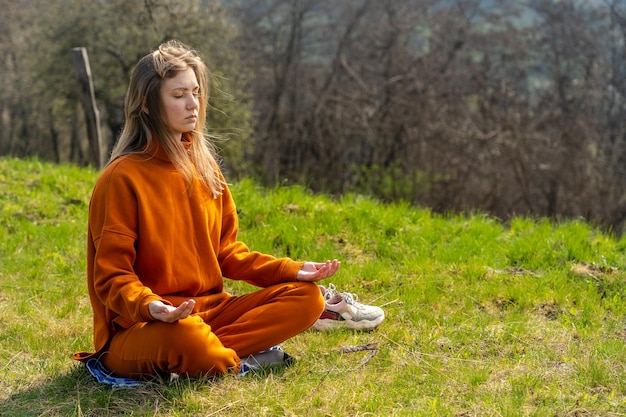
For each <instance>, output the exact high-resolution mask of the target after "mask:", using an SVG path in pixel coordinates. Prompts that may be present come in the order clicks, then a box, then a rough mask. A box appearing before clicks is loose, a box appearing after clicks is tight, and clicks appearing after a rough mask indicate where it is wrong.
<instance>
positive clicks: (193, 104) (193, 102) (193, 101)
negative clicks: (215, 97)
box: [187, 94, 199, 110]
mask: <svg viewBox="0 0 626 417" xmlns="http://www.w3.org/2000/svg"><path fill="white" fill-rule="evenodd" d="M189 97H190V98H189V99H188V100H187V108H188V109H189V110H192V109H197V108H198V105H199V102H198V97H197V96H196V95H194V94H190V95H189Z"/></svg>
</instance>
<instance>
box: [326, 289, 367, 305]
mask: <svg viewBox="0 0 626 417" xmlns="http://www.w3.org/2000/svg"><path fill="white" fill-rule="evenodd" d="M335 294H339V295H340V296H341V297H342V298H343V299H344V300H346V303H348V304H351V305H353V306H360V305H362V304H361V303H359V296H358V295H356V294H353V293H349V292H339V291H337V287H335V284H328V288H327V293H326V297H327V298H332V297H334V296H335Z"/></svg>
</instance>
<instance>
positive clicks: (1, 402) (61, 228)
mask: <svg viewBox="0 0 626 417" xmlns="http://www.w3.org/2000/svg"><path fill="white" fill-rule="evenodd" d="M96 177H97V173H96V172H94V171H91V170H85V169H79V168H76V167H73V166H56V165H52V164H47V163H42V162H39V161H33V160H28V161H20V160H14V159H0V190H1V193H0V202H1V204H0V207H1V208H0V210H1V211H0V317H1V319H0V381H1V383H0V415H2V416H4V415H7V416H13V415H15V416H21V415H24V416H27V415H28V416H30V415H45V416H57V415H58V416H67V415H74V416H101V415H130V414H132V415H159V416H189V415H197V416H212V415H220V416H241V415H250V416H264V415H266V416H282V415H294V416H302V415H306V416H344V415H346V416H347V415H350V416H356V415H359V416H363V415H376V416H378V415H381V416H392V415H402V416H429V415H437V416H473V415H490V416H519V415H529V416H530V415H535V416H551V415H554V416H596V415H602V416H612V415H614V416H618V415H625V414H626V372H625V369H624V368H625V364H626V349H625V342H626V320H625V319H626V317H625V313H626V305H625V303H624V297H625V291H626V290H625V287H624V284H625V282H626V279H625V278H626V274H625V272H623V271H624V270H626V257H625V254H624V246H625V245H626V240H624V239H619V240H618V239H615V238H612V237H609V236H607V235H605V234H603V233H601V232H599V231H598V230H596V229H594V228H593V227H591V226H589V225H587V224H585V223H584V222H581V221H574V222H563V223H558V224H557V223H552V222H549V221H547V220H543V219H536V220H533V219H525V218H519V219H515V220H513V221H511V222H510V223H509V224H501V223H500V222H498V221H496V220H494V219H492V218H489V217H486V216H482V215H474V216H471V217H468V216H440V215H435V214H433V213H431V212H429V211H428V210H422V209H416V208H413V207H410V206H407V205H403V204H398V205H381V204H379V203H377V202H376V201H373V200H371V199H369V198H365V197H360V196H355V195H348V196H344V197H341V198H337V199H333V198H330V197H327V196H318V195H311V194H309V193H307V192H305V191H303V190H302V189H301V188H288V187H286V188H278V189H274V190H267V189H263V188H260V187H258V186H256V185H255V184H254V183H253V182H250V181H243V182H240V183H236V184H233V185H232V191H233V194H234V196H235V199H236V201H237V203H238V208H239V213H240V217H241V239H242V240H244V241H245V242H247V243H248V244H249V246H250V247H251V248H252V249H255V250H260V251H265V252H270V253H273V254H276V255H289V256H291V257H293V258H297V259H307V260H324V259H327V258H335V257H336V258H338V259H340V260H342V262H343V265H342V270H341V271H340V272H339V274H338V276H337V277H335V278H333V280H332V282H333V283H335V284H336V285H337V286H338V287H339V288H340V289H342V290H344V291H350V292H354V293H357V294H358V295H359V296H360V299H361V301H363V302H367V303H371V304H377V305H382V306H384V307H383V308H384V309H385V311H386V315H387V318H386V320H385V322H384V323H383V324H382V325H381V327H380V328H379V329H377V330H376V331H373V332H369V333H368V332H364V333H353V332H349V331H343V330H340V331H333V332H329V333H315V332H306V333H304V334H301V335H299V336H297V337H295V338H293V339H291V340H289V341H287V342H285V343H284V344H283V348H284V349H285V350H286V351H288V352H290V353H292V354H293V355H295V356H296V357H297V358H298V362H297V363H296V365H295V366H293V367H291V368H289V369H286V370H282V371H277V372H275V373H272V374H269V375H251V376H247V377H245V378H241V379H237V378H235V377H230V376H229V377H225V378H221V379H218V380H215V381H198V380H191V381H190V380H185V379H183V380H179V381H176V382H174V383H171V384H162V385H154V386H150V387H146V388H141V389H125V390H114V389H110V388H108V387H104V386H99V385H98V384H97V383H95V382H94V381H93V380H92V378H91V377H90V376H89V375H88V374H87V372H86V371H85V369H84V368H83V367H82V366H79V365H78V364H76V363H74V362H72V360H71V354H72V353H73V352H74V351H76V350H89V349H90V347H91V311H90V307H89V303H88V299H87V294H86V284H85V273H84V270H85V259H84V258H85V255H84V253H85V236H86V231H85V224H86V214H87V206H88V199H89V194H90V191H91V187H92V186H93V183H94V181H95V179H96ZM228 286H229V289H230V290H231V291H234V292H243V291H249V290H250V289H251V288H250V287H248V286H247V285H245V284H241V283H233V282H229V283H228ZM365 345H369V347H370V348H373V349H374V350H359V347H362V346H365Z"/></svg>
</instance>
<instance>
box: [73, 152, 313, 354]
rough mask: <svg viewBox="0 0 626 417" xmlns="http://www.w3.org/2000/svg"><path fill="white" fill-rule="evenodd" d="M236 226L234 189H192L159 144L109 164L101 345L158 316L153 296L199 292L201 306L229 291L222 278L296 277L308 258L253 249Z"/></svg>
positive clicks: (97, 282)
mask: <svg viewBox="0 0 626 417" xmlns="http://www.w3.org/2000/svg"><path fill="white" fill-rule="evenodd" d="M237 229H238V218H237V211H236V208H235V204H234V202H233V199H232V197H231V194H230V191H229V190H228V188H226V189H225V190H224V193H223V194H222V195H221V196H220V197H218V198H217V199H214V198H213V197H212V196H211V194H210V193H209V192H208V191H206V189H205V188H204V187H203V186H202V185H201V184H200V183H199V182H198V181H196V184H195V186H194V188H193V192H192V193H189V192H188V191H187V186H186V184H185V181H184V179H183V178H182V176H181V175H180V174H179V172H178V171H177V170H176V168H175V167H174V165H173V164H172V163H171V161H170V160H169V158H168V157H167V154H166V153H165V151H164V150H163V148H161V147H160V146H159V147H158V149H157V152H156V154H155V155H154V157H152V156H150V155H126V156H123V157H120V158H118V159H117V160H115V161H114V162H113V163H111V164H110V165H109V166H107V168H106V169H105V170H104V171H103V173H102V175H101V176H100V178H99V179H98V181H97V183H96V185H95V187H94V190H93V194H92V197H91V202H90V206H89V230H88V248H87V249H88V250H87V263H88V265H87V273H88V287H89V297H90V300H91V305H92V308H93V313H94V345H95V349H96V352H98V351H100V350H101V349H103V348H104V347H105V346H106V344H107V342H108V340H109V339H110V337H111V335H112V334H113V332H114V331H115V329H116V328H117V327H121V328H128V327H130V326H132V325H133V324H134V323H137V322H142V321H150V320H153V319H152V318H151V316H150V314H149V312H148V304H149V303H150V302H151V301H154V300H161V301H163V302H166V303H170V304H172V305H178V304H180V303H181V302H182V301H184V300H187V299H189V298H194V299H195V300H196V305H195V309H194V312H198V311H203V310H206V309H207V308H208V306H210V305H212V304H215V303H218V302H219V301H221V300H223V299H224V298H225V297H228V294H227V293H225V292H224V287H223V277H227V278H230V279H236V280H245V281H247V282H249V283H251V284H253V285H257V286H259V287H267V286H270V285H272V284H276V283H279V282H284V281H293V280H295V276H296V274H297V272H298V271H299V270H300V268H301V267H302V264H303V262H295V261H292V260H291V259H289V258H280V259H277V258H275V257H273V256H269V255H265V254H261V253H258V252H251V251H250V250H249V249H248V247H247V246H246V245H245V244H243V243H242V242H240V241H238V240H237ZM75 357H76V358H77V359H85V358H86V357H87V354H85V353H82V354H76V355H75Z"/></svg>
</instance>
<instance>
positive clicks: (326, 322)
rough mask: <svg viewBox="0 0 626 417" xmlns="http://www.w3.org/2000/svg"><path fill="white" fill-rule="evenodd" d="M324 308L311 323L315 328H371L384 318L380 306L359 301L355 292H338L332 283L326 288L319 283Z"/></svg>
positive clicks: (321, 329)
mask: <svg viewBox="0 0 626 417" xmlns="http://www.w3.org/2000/svg"><path fill="white" fill-rule="evenodd" d="M319 288H320V291H322V296H323V297H324V300H325V301H326V308H325V309H324V312H323V313H322V315H321V316H320V318H319V319H317V321H316V322H315V323H314V324H313V326H312V328H313V329H315V330H320V331H323V330H329V329H336V328H339V327H344V328H346V329H351V330H371V329H374V328H376V327H377V326H378V325H379V324H380V323H382V321H383V320H384V319H385V312H384V311H383V309H382V308H380V307H375V306H368V305H365V304H361V303H359V302H358V301H357V300H358V297H357V296H356V294H351V293H347V292H338V291H337V289H336V288H335V286H334V285H333V284H330V285H328V288H326V287H324V286H323V285H319Z"/></svg>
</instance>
